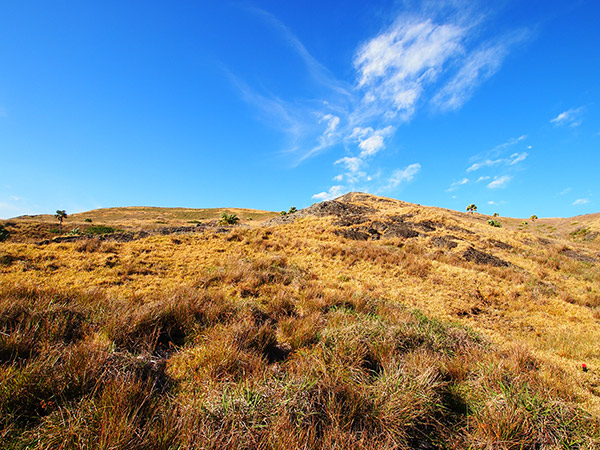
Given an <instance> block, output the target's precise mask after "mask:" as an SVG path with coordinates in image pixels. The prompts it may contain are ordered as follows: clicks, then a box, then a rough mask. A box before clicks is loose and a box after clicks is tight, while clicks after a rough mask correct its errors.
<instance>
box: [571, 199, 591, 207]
mask: <svg viewBox="0 0 600 450" xmlns="http://www.w3.org/2000/svg"><path fill="white" fill-rule="evenodd" d="M589 202H590V199H589V198H578V199H577V200H575V201H574V202H573V206H577V205H585V204H586V203H589Z"/></svg>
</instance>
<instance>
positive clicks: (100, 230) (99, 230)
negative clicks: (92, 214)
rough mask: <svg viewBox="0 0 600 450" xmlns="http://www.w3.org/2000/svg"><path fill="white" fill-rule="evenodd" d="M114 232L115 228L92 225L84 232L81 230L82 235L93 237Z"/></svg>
mask: <svg viewBox="0 0 600 450" xmlns="http://www.w3.org/2000/svg"><path fill="white" fill-rule="evenodd" d="M116 231H117V229H116V228H113V227H108V226H106V225H92V226H91V227H88V228H86V229H85V230H83V234H86V235H88V236H93V235H97V234H110V233H114V232H116Z"/></svg>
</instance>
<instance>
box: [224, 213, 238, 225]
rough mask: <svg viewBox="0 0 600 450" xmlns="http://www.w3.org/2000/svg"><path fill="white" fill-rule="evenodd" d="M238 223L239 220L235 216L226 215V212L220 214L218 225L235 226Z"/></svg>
mask: <svg viewBox="0 0 600 450" xmlns="http://www.w3.org/2000/svg"><path fill="white" fill-rule="evenodd" d="M239 221H240V218H239V217H238V216H236V215H235V214H227V213H226V212H222V213H221V218H220V219H219V224H221V225H235V224H236V223H238V222H239Z"/></svg>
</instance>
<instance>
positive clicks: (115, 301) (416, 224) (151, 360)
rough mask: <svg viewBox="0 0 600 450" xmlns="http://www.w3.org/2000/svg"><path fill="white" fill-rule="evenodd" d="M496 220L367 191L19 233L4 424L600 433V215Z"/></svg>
mask: <svg viewBox="0 0 600 450" xmlns="http://www.w3.org/2000/svg"><path fill="white" fill-rule="evenodd" d="M490 219H491V218H490V217H487V216H483V215H480V214H476V213H475V214H467V213H460V212H456V211H449V210H445V209H441V208H432V207H424V206H420V205H414V204H409V203H405V202H401V201H398V200H393V199H388V198H382V197H375V196H371V195H367V194H361V193H351V194H347V195H345V196H343V197H340V198H338V199H336V200H332V201H328V202H322V203H318V204H315V205H313V206H311V207H309V208H306V209H305V210H302V211H298V212H296V213H294V214H290V215H286V216H282V217H275V218H272V219H269V220H266V221H264V222H262V223H258V222H259V221H258V220H257V221H256V222H253V226H248V225H238V226H229V227H222V226H217V225H216V224H214V223H213V224H211V223H208V224H206V225H205V226H201V227H193V228H191V229H181V228H179V229H178V228H173V229H169V230H167V231H168V233H165V234H151V235H141V234H138V235H135V236H134V237H133V238H132V239H130V240H128V241H127V242H124V241H122V240H120V238H118V236H117V235H115V236H114V237H111V236H112V235H110V234H108V235H104V236H103V237H102V238H99V237H89V236H88V237H86V236H81V237H77V238H76V239H75V240H74V241H73V242H52V241H46V243H43V244H39V243H38V244H35V243H27V242H11V241H10V240H9V241H8V242H5V243H2V244H0V246H1V247H0V380H2V386H1V388H0V413H1V417H2V419H0V439H5V440H6V442H9V443H10V445H11V446H14V447H16V448H19V446H23V447H24V446H26V445H29V446H30V448H58V447H59V446H62V448H81V447H87V448H95V447H98V446H102V445H105V446H107V447H112V448H164V449H168V448H190V449H191V448H215V449H217V448H240V449H242V448H248V449H250V448H273V449H275V448H315V449H316V448H338V449H346V448H347V449H350V448H353V449H354V448H359V449H362V448H364V449H367V448H369V449H384V448H406V449H408V448H422V449H433V448H454V449H464V448H499V449H500V448H502V449H504V448H506V449H509V448H510V449H518V448H527V449H534V448H581V449H583V448H598V447H597V446H598V445H599V441H598V440H599V439H600V422H599V419H598V418H599V417H600V379H599V375H600V348H599V343H600V270H598V269H599V267H600V238H598V237H597V236H595V235H594V233H596V230H597V229H598V228H597V226H598V222H597V221H598V218H597V216H595V215H592V216H584V217H579V218H575V219H539V220H537V221H535V222H531V221H528V223H527V224H524V223H523V220H522V219H510V218H495V220H497V221H498V222H499V224H500V225H501V227H494V226H491V225H489V224H488V220H490ZM136 220H137V219H136ZM575 222H576V223H575ZM111 223H112V224H113V225H114V226H115V227H118V228H123V229H125V228H127V227H128V226H130V227H132V229H133V228H134V227H135V226H138V224H133V225H132V224H131V223H130V222H128V219H126V218H122V219H119V218H118V217H114V222H111ZM578 228H584V229H586V230H587V231H586V232H581V231H580V232H576V233H573V231H575V230H574V229H578ZM144 236H145V237H144ZM582 364H585V367H586V369H587V370H586V371H584V370H582V367H583V366H582ZM9 448H11V447H9Z"/></svg>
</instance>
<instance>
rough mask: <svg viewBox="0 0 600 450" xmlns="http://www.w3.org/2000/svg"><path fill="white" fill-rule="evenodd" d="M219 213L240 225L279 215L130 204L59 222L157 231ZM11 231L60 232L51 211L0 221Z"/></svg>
mask: <svg viewBox="0 0 600 450" xmlns="http://www.w3.org/2000/svg"><path fill="white" fill-rule="evenodd" d="M222 213H226V214H235V215H236V216H237V217H238V218H239V219H240V223H241V224H247V225H252V224H254V223H255V222H261V221H264V220H266V219H271V218H273V217H277V216H279V213H275V212H271V211H261V210H256V209H245V208H205V209H193V208H158V207H148V206H130V207H121V208H102V209H94V210H92V211H87V212H83V213H77V214H69V215H68V217H67V219H65V221H64V222H63V225H62V232H63V233H64V234H67V233H69V232H71V231H72V230H79V231H80V232H85V231H86V230H88V229H90V228H91V229H92V231H93V230H94V228H93V227H98V226H104V227H110V228H113V229H114V230H115V231H116V230H120V231H141V230H145V231H157V230H160V229H163V228H173V227H185V226H187V227H189V226H194V225H196V224H199V223H200V224H203V223H208V222H211V221H216V220H219V218H220V217H221V214H222ZM2 223H3V224H4V226H5V227H6V229H7V230H8V231H9V232H10V233H11V236H12V238H11V240H12V241H13V242H17V241H18V242H37V241H40V240H44V239H52V238H55V237H57V236H59V235H60V234H61V230H60V228H59V223H58V221H57V220H56V218H55V217H54V216H53V215H52V214H41V215H35V216H19V217H15V218H13V219H9V220H5V221H0V224H2Z"/></svg>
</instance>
